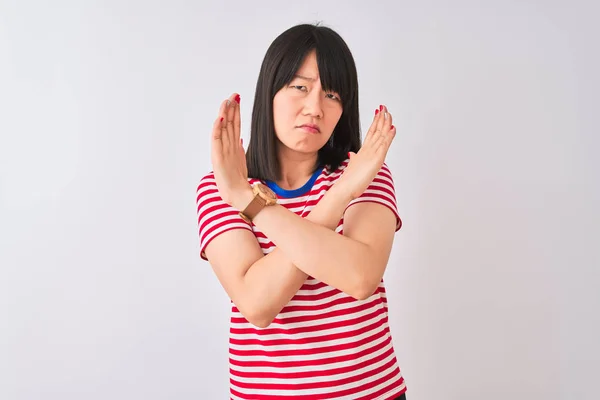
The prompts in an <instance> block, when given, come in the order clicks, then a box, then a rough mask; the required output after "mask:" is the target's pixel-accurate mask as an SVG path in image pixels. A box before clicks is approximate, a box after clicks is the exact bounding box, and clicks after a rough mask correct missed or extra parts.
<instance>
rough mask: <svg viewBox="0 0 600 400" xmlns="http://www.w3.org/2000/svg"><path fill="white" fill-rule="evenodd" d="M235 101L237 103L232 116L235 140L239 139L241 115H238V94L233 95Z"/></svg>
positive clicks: (239, 99) (239, 102)
mask: <svg viewBox="0 0 600 400" xmlns="http://www.w3.org/2000/svg"><path fill="white" fill-rule="evenodd" d="M234 100H235V102H236V103H237V106H236V107H235V114H234V116H233V129H234V133H235V140H240V136H241V131H242V127H241V121H240V119H241V117H240V113H241V110H240V104H241V98H240V95H239V94H238V95H236V97H235V99H234Z"/></svg>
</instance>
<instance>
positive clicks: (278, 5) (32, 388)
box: [0, 0, 600, 400]
mask: <svg viewBox="0 0 600 400" xmlns="http://www.w3.org/2000/svg"><path fill="white" fill-rule="evenodd" d="M599 13H600V7H599V6H598V3H597V2H594V1H589V2H584V1H570V2H567V1H494V2H492V1H487V2H483V1H463V0H459V1H452V2H450V1H448V2H445V1H442V0H437V1H431V0H428V1H412V2H409V1H378V2H372V3H371V2H367V1H362V2H358V1H354V2H348V1H302V2H297V4H292V3H291V2H283V1H262V2H257V1H254V2H248V1H244V2H243V1H228V2H223V3H220V2H210V3H208V2H207V3H203V2H201V1H169V2H167V1H164V2H158V1H141V0H139V1H133V0H129V1H111V2H109V1H103V2H101V1H75V0H73V1H53V2H44V1H6V0H0V134H1V139H0V205H1V208H0V239H1V241H0V271H1V275H0V324H1V326H0V398H1V399H6V400H25V399H27V400H34V399H35V400H37V399H44V400H46V399H48V400H49V399H53V400H54V399H57V400H58V399H60V400H75V399H77V400H80V399H85V400H96V399H98V400H105V399H111V400H112V399H119V400H120V399H127V400H129V399H145V400H154V399H178V400H187V399H211V400H212V399H224V398H228V369H227V334H228V318H229V314H228V311H229V301H228V299H227V297H226V296H225V293H224V291H223V290H222V289H221V287H220V286H219V284H218V282H217V280H216V278H215V276H214V275H213V273H212V271H211V269H210V266H209V265H208V264H207V263H205V262H203V261H201V260H200V258H199V255H198V251H199V248H198V236H197V225H196V209H195V208H196V206H195V189H196V185H197V183H198V180H199V179H200V177H201V176H202V175H204V174H205V173H207V172H208V171H210V169H211V166H210V160H209V148H208V144H209V141H208V137H209V133H210V128H211V126H212V122H213V120H214V118H215V117H216V112H217V110H218V107H219V104H220V102H221V101H222V100H223V99H224V98H226V97H227V96H229V95H230V94H231V93H232V92H234V91H237V92H239V93H241V96H242V103H241V104H242V110H243V115H242V125H243V129H244V137H245V139H246V142H247V140H248V127H249V125H250V123H249V121H250V114H251V108H252V100H253V97H254V89H255V84H256V79H257V77H258V70H259V67H260V63H261V61H262V58H263V56H264V53H265V51H266V49H267V47H268V46H269V44H270V43H271V41H272V40H273V39H274V38H275V37H276V36H277V35H279V34H280V33H281V32H283V31H284V30H285V29H287V28H289V27H291V26H292V25H295V24H297V23H301V22H317V21H320V22H322V23H323V24H324V25H327V26H330V27H332V28H334V29H336V30H337V31H338V32H339V33H340V34H341V35H342V36H343V37H344V39H345V40H346V41H347V43H348V44H349V46H350V48H351V49H352V51H353V53H354V56H355V58H356V62H357V66H358V72H359V80H360V95H361V97H360V109H361V112H362V122H363V129H364V130H366V129H365V128H366V124H367V121H369V120H370V118H371V116H372V113H373V110H374V109H375V108H376V107H377V106H378V105H379V104H381V103H384V104H386V105H388V107H389V109H390V111H391V112H392V113H393V115H394V118H395V121H394V123H395V125H396V126H397V127H398V132H399V133H398V135H397V139H396V141H395V143H394V144H393V147H392V150H391V154H389V157H388V160H387V163H388V165H389V166H390V168H391V170H392V171H393V173H394V178H395V181H396V189H397V196H398V204H399V208H400V212H401V215H402V217H403V220H404V227H403V229H402V230H401V231H400V232H399V233H398V234H397V237H396V242H395V246H394V250H393V254H392V257H391V261H390V264H389V267H388V270H387V272H386V278H385V279H386V283H387V288H388V292H389V299H390V301H389V303H390V308H391V311H390V312H391V315H390V318H391V327H392V333H393V335H394V343H395V346H396V349H397V352H398V358H399V362H400V365H401V368H402V370H403V373H404V376H405V378H406V380H407V385H408V390H409V392H408V398H409V400H446V399H456V400H463V399H473V400H503V399H507V398H510V399H524V400H536V399H539V400H542V399H572V400H592V399H597V398H598V394H597V391H598V389H597V379H598V373H599V372H600V367H599V365H600V364H599V363H600V344H599V340H598V339H599V338H600V307H599V306H600V273H599V270H600V250H599V246H600V229H599V227H598V225H599V224H600V217H599V215H600V213H599V211H598V206H599V205H600V190H599V187H598V186H599V185H598V183H599V182H600V176H599V175H600V173H599V171H600V162H599V161H598V159H597V158H595V153H597V151H598V148H599V145H600V140H599V139H598V133H599V127H600V124H599V123H598V122H597V119H596V118H597V114H596V115H594V111H598V110H597V109H598V105H599V98H598V93H599V89H600V88H599V86H600V85H599V78H598V71H600V59H599V55H598V53H599V52H598V48H599V47H598V46H599V45H598V37H600V28H598V25H597V21H596V19H597V17H598V14H599Z"/></svg>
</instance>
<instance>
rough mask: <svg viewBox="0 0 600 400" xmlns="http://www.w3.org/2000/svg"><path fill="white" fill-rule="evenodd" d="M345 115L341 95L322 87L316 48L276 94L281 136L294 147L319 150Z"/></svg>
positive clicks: (277, 126)
mask: <svg viewBox="0 0 600 400" xmlns="http://www.w3.org/2000/svg"><path fill="white" fill-rule="evenodd" d="M341 115H342V103H341V100H340V97H339V95H338V94H337V93H332V92H325V91H323V88H322V87H321V80H320V78H319V68H318V66H317V57H316V53H315V51H312V52H310V53H309V54H308V55H307V56H306V58H305V60H304V63H303V64H302V66H301V67H300V69H298V72H297V73H296V76H295V77H294V78H293V79H292V81H291V82H290V83H289V84H288V85H286V86H284V87H283V88H282V89H281V90H279V91H278V92H277V93H276V94H275V98H274V99H273V120H274V124H275V133H276V135H277V138H278V139H279V141H280V142H281V144H283V146H285V147H287V148H288V149H290V150H293V151H298V152H301V153H315V152H317V151H318V150H319V149H320V148H321V147H323V146H324V145H325V144H326V143H327V141H328V140H329V138H330V137H331V134H332V133H333V129H334V128H335V126H336V125H337V123H338V121H339V120H340V117H341Z"/></svg>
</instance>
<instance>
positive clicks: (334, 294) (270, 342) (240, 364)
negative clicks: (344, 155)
mask: <svg viewBox="0 0 600 400" xmlns="http://www.w3.org/2000/svg"><path fill="white" fill-rule="evenodd" d="M347 164H348V160H346V161H345V162H344V163H342V165H341V166H340V167H339V168H338V169H337V170H336V171H329V170H328V169H327V168H323V169H319V170H318V171H316V172H315V173H314V174H313V176H312V177H311V179H310V180H309V181H308V182H307V183H306V184H305V185H304V186H303V187H301V188H299V189H295V190H284V189H282V188H280V187H279V186H277V185H276V184H275V183H273V182H263V183H266V184H267V185H268V186H269V187H271V189H273V191H274V192H275V193H276V194H277V197H278V202H279V204H281V205H283V206H285V207H286V208H287V209H289V210H290V211H293V212H294V213H296V214H298V215H300V216H302V217H306V216H307V215H308V214H309V213H310V211H311V209H312V208H313V207H314V206H315V205H316V204H317V203H318V201H319V200H320V199H321V198H322V197H323V196H324V195H325V193H326V192H327V190H329V188H331V187H332V185H333V184H334V183H335V181H336V180H337V179H338V178H339V177H340V176H341V175H342V173H343V171H344V169H345V168H346V166H347ZM249 182H250V183H252V184H253V183H256V182H258V180H255V179H249ZM364 201H369V202H376V203H380V204H382V205H384V206H386V207H389V208H390V209H391V210H392V211H393V212H394V214H395V216H396V230H399V229H400V227H401V225H402V221H401V220H400V217H399V215H398V211H397V207H396V196H395V191H394V183H393V179H392V175H391V173H390V170H389V169H388V167H387V165H385V164H384V165H383V167H382V168H381V170H380V171H379V173H378V174H377V176H376V177H375V179H374V180H373V182H372V183H371V184H370V185H369V187H368V188H367V190H366V191H365V192H364V193H363V194H362V196H360V197H359V198H357V199H355V200H353V201H352V202H351V203H350V204H349V205H348V207H350V206H351V205H353V204H356V203H359V202H364ZM197 210H198V226H199V235H200V255H201V257H202V258H203V259H205V260H206V256H205V254H204V250H205V248H206V246H207V244H208V243H210V241H211V240H212V239H213V238H215V237H216V236H218V235H219V234H221V233H223V232H226V231H228V230H231V229H248V230H250V231H252V232H253V233H254V235H255V236H256V239H257V240H258V242H259V244H260V247H261V248H262V251H263V253H264V254H265V255H266V254H268V253H270V252H271V251H273V250H274V249H275V245H274V244H273V243H272V242H271V241H270V240H269V239H268V238H267V237H266V236H265V235H264V234H263V233H262V232H261V231H260V230H259V229H258V228H257V227H256V226H254V225H249V224H248V223H246V222H245V221H244V220H243V219H242V218H241V217H240V216H239V215H238V212H237V211H236V210H235V209H234V208H232V207H230V206H229V205H227V204H226V203H225V202H223V200H222V199H221V198H220V196H219V192H218V189H217V186H216V184H215V180H214V175H213V174H212V173H210V174H208V175H206V176H204V177H203V178H202V179H201V181H200V185H199V186H198V190H197ZM343 229H344V220H343V218H342V219H341V220H340V222H339V225H338V227H337V229H336V232H338V233H340V234H343ZM229 367H230V369H229V372H230V397H231V399H260V400H270V399H278V400H283V399H290V400H292V399H293V400H300V399H302V400H308V399H310V400H325V399H345V400H347V399H360V400H392V399H395V398H396V397H398V396H399V395H401V394H402V393H404V392H405V391H406V386H405V383H404V379H403V377H402V374H401V372H400V368H399V366H398V362H397V360H396V355H395V352H394V347H393V343H392V337H391V333H390V328H389V324H388V307H387V299H386V292H385V287H384V283H383V280H382V281H381V282H380V284H379V287H378V288H377V290H376V291H375V293H373V295H371V297H369V298H367V299H365V300H356V299H354V298H353V297H351V296H349V295H347V294H345V293H343V292H341V291H340V290H338V289H336V288H334V287H331V286H329V285H327V284H325V283H323V282H320V281H318V280H316V279H314V278H312V277H308V278H307V280H306V282H305V283H304V285H303V286H302V287H301V288H300V290H299V291H298V293H296V295H295V296H294V297H293V298H292V299H291V300H290V302H289V303H288V304H287V305H286V306H285V307H284V308H283V309H282V310H281V312H280V313H279V314H278V315H277V316H276V318H275V319H274V320H273V322H272V323H271V324H270V325H269V326H268V327H266V328H258V327H256V326H254V325H252V324H250V323H249V322H248V321H247V320H246V319H245V318H244V316H243V315H242V314H241V313H240V312H239V310H238V309H237V307H236V306H235V304H232V308H231V319H230V329H229Z"/></svg>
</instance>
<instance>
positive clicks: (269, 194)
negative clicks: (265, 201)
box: [256, 184, 277, 199]
mask: <svg viewBox="0 0 600 400" xmlns="http://www.w3.org/2000/svg"><path fill="white" fill-rule="evenodd" d="M256 186H257V187H258V190H260V192H261V193H262V194H264V195H265V196H266V197H268V198H271V199H275V198H277V196H275V193H273V191H272V190H271V189H269V187H268V186H266V185H261V184H259V185H256Z"/></svg>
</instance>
